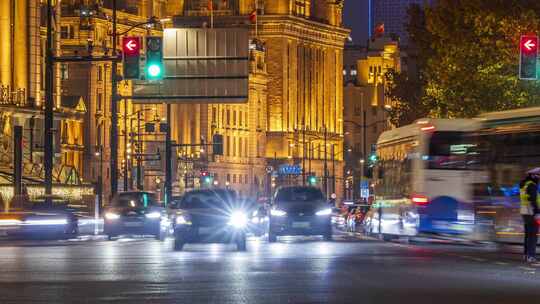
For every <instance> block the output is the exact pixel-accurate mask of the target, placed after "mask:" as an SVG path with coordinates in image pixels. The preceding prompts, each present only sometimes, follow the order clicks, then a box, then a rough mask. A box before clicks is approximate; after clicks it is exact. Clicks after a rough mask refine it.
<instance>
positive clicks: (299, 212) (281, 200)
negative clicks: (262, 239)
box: [268, 186, 332, 242]
mask: <svg viewBox="0 0 540 304" xmlns="http://www.w3.org/2000/svg"><path fill="white" fill-rule="evenodd" d="M331 216H332V208H331V206H330V205H329V204H328V202H327V201H326V199H325V198H324V195H323V193H322V192H321V190H320V189H317V188H314V187H303V186H291V187H283V188H280V189H278V190H277V191H276V194H275V196H274V201H273V204H272V208H271V210H270V228H269V232H268V240H269V242H275V241H276V240H277V237H278V236H281V235H322V236H323V237H324V239H325V240H331V239H332V224H331Z"/></svg>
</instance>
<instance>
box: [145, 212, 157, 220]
mask: <svg viewBox="0 0 540 304" xmlns="http://www.w3.org/2000/svg"><path fill="white" fill-rule="evenodd" d="M145 216H146V218H149V219H158V218H160V217H161V212H155V211H154V212H150V213H147V214H145Z"/></svg>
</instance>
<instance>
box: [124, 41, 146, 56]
mask: <svg viewBox="0 0 540 304" xmlns="http://www.w3.org/2000/svg"><path fill="white" fill-rule="evenodd" d="M140 49H141V43H140V37H124V38H122V51H123V52H124V54H126V55H138V54H139V53H140Z"/></svg>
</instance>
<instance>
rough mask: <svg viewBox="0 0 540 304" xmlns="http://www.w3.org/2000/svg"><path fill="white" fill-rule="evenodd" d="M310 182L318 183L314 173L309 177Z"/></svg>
mask: <svg viewBox="0 0 540 304" xmlns="http://www.w3.org/2000/svg"><path fill="white" fill-rule="evenodd" d="M308 183H309V184H311V185H315V184H317V177H316V176H313V175H312V176H310V177H308Z"/></svg>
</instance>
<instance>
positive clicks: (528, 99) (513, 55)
mask: <svg viewBox="0 0 540 304" xmlns="http://www.w3.org/2000/svg"><path fill="white" fill-rule="evenodd" d="M409 14H410V21H409V24H408V31H409V35H410V41H411V42H412V44H413V45H415V46H416V47H417V51H418V53H417V54H418V56H417V58H415V59H416V60H417V62H418V64H417V66H418V73H417V75H418V78H419V81H417V82H416V83H414V82H410V81H411V80H410V77H408V78H405V80H404V79H402V78H400V77H395V78H396V83H395V85H394V87H393V88H390V89H389V96H390V97H395V98H396V97H397V98H396V100H398V103H400V104H402V107H405V108H407V107H408V108H410V109H416V110H417V111H418V112H419V114H422V115H424V114H425V109H424V108H422V107H419V106H425V107H430V111H429V115H430V116H432V117H473V116H475V115H478V114H479V113H482V112H488V111H498V110H507V109H511V108H516V107H523V106H531V105H539V104H540V94H539V93H540V86H539V85H538V83H537V82H531V81H522V80H519V79H518V64H519V47H518V45H519V37H520V35H521V34H524V33H538V32H539V30H540V1H537V0H439V1H438V3H437V5H435V6H433V7H427V8H425V10H424V12H423V13H422V12H418V7H416V8H414V7H413V8H411V10H410V11H409ZM414 85H417V86H419V87H417V88H416V90H406V89H407V87H408V86H414ZM400 92H405V93H407V92H409V93H407V94H408V95H406V98H403V97H402V96H399V94H398V93H400Z"/></svg>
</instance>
